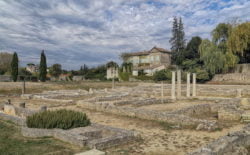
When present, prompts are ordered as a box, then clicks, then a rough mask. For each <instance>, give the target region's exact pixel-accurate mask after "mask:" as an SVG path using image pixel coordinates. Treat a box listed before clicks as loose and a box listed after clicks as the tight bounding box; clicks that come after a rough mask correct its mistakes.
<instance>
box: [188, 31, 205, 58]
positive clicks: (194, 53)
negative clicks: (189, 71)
mask: <svg viewBox="0 0 250 155" xmlns="http://www.w3.org/2000/svg"><path fill="white" fill-rule="evenodd" d="M201 41H202V39H201V38H200V37H199V36H196V37H192V39H191V40H190V41H189V42H188V44H187V47H186V50H185V53H184V57H185V59H194V58H199V57H200V56H199V46H200V44H201Z"/></svg>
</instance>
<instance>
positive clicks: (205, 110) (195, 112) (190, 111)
mask: <svg viewBox="0 0 250 155" xmlns="http://www.w3.org/2000/svg"><path fill="white" fill-rule="evenodd" d="M172 114H182V115H187V116H190V117H196V116H201V115H209V114H211V105H210V104H199V105H194V106H190V107H187V108H183V109H180V110H177V111H174V112H173V113H172Z"/></svg>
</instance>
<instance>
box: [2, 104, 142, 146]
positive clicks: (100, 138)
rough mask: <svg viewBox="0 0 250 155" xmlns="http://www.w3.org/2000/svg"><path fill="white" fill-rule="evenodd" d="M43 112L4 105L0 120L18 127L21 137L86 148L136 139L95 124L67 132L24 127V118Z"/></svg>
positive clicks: (120, 131)
mask: <svg viewBox="0 0 250 155" xmlns="http://www.w3.org/2000/svg"><path fill="white" fill-rule="evenodd" d="M44 110H46V107H44V106H42V107H41V108H40V109H39V110H31V109H27V108H25V103H20V105H19V107H18V106H14V105H12V104H11V103H6V104H4V105H3V108H2V111H0V118H1V119H4V120H9V121H12V122H13V123H15V124H17V125H20V126H21V133H22V135H23V136H26V137H34V138H36V137H45V136H51V137H54V138H56V139H59V140H62V141H65V142H68V143H71V144H74V145H78V146H80V147H83V146H87V147H89V148H96V149H105V148H109V147H114V146H117V145H121V144H126V143H128V142H131V141H134V140H135V139H136V137H138V133H136V132H134V131H129V130H124V129H119V128H113V127H109V126H105V125H100V124H96V123H92V124H91V125H90V126H87V127H79V128H73V129H69V130H62V129H37V128H28V127H27V126H26V117H27V116H29V115H32V114H34V113H37V112H40V111H44Z"/></svg>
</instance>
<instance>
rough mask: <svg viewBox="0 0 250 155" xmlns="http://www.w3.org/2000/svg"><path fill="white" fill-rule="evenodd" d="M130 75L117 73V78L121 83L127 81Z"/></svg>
mask: <svg viewBox="0 0 250 155" xmlns="http://www.w3.org/2000/svg"><path fill="white" fill-rule="evenodd" d="M129 76H130V73H128V72H119V77H120V78H121V80H122V81H129Z"/></svg>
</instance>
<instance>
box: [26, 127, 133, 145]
mask: <svg viewBox="0 0 250 155" xmlns="http://www.w3.org/2000/svg"><path fill="white" fill-rule="evenodd" d="M105 132H109V133H111V134H110V135H105V134H104V135H103V133H105ZM22 135H23V136H26V137H35V138H36V137H45V136H53V137H55V138H57V139H60V140H62V141H65V142H68V143H71V144H74V145H78V146H81V147H83V146H88V147H90V148H97V149H104V148H108V147H113V146H117V145H120V144H124V143H127V142H129V141H132V140H134V139H135V137H136V136H137V135H136V134H135V132H133V131H128V130H123V129H118V128H112V127H108V126H103V125H99V124H93V125H91V126H88V127H80V128H74V129H70V130H62V129H36V128H27V127H22Z"/></svg>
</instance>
